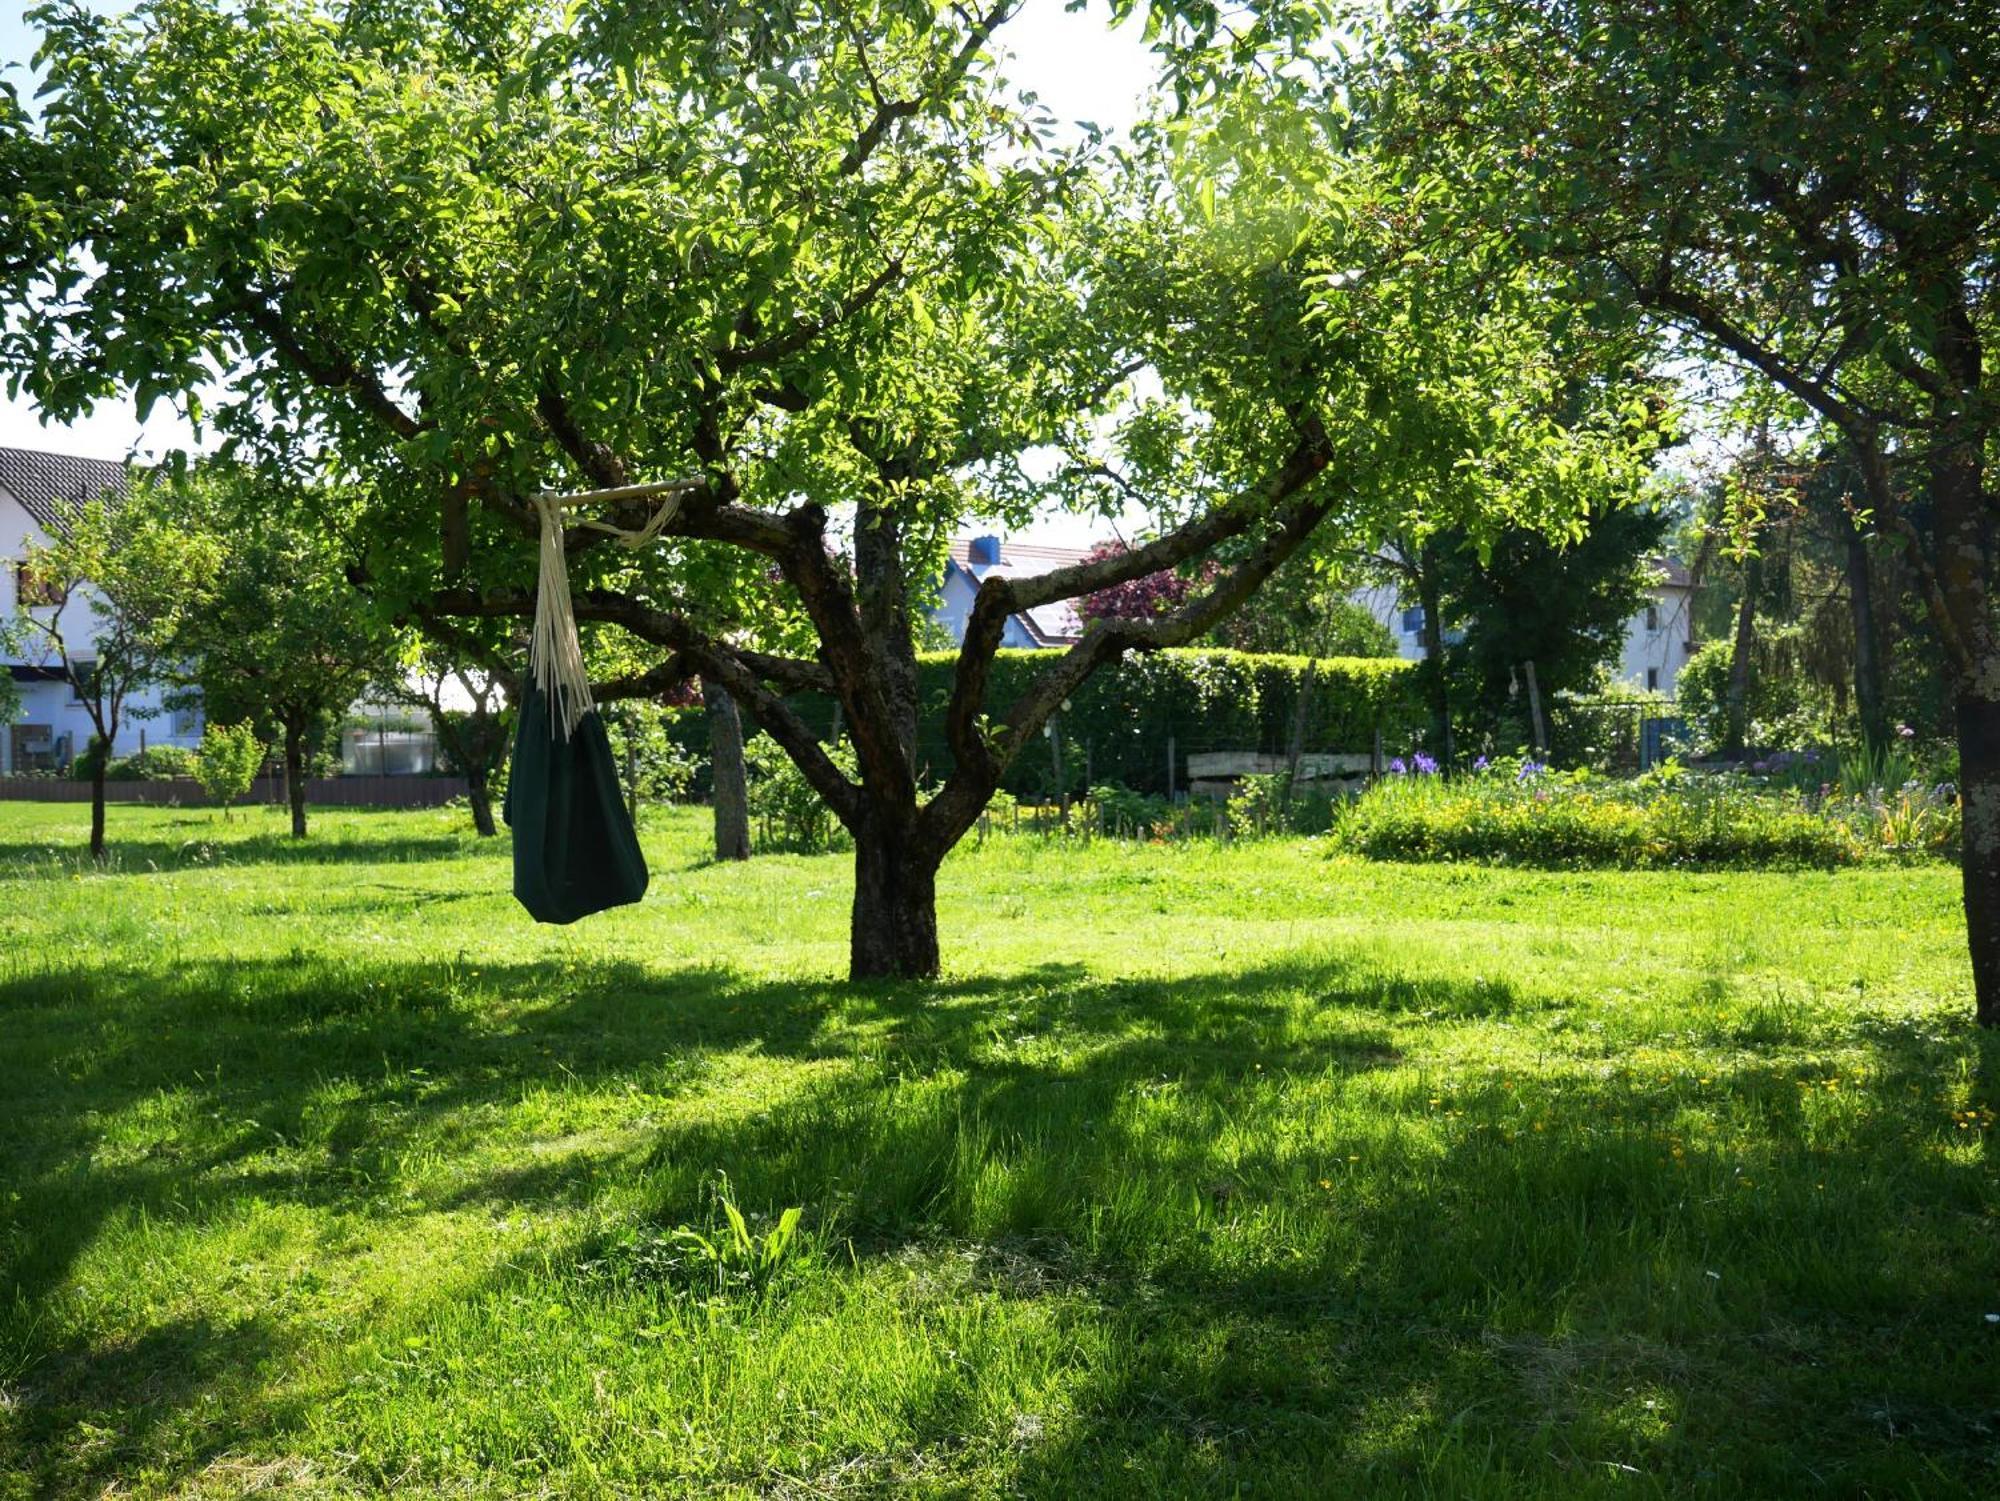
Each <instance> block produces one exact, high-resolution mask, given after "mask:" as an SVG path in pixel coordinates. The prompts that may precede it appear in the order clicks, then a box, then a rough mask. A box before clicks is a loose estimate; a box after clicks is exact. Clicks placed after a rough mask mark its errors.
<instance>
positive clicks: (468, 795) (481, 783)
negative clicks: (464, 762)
mask: <svg viewBox="0 0 2000 1501" xmlns="http://www.w3.org/2000/svg"><path fill="white" fill-rule="evenodd" d="M465 800H466V801H467V802H468V803H470V804H472V827H473V829H474V830H475V831H477V833H478V835H479V837H480V838H481V839H491V838H493V837H494V836H495V835H496V834H498V833H499V832H500V831H499V830H498V829H497V828H495V827H494V824H493V792H492V787H491V784H490V783H488V781H487V780H486V768H485V767H484V766H472V765H468V766H467V767H466V768H465Z"/></svg>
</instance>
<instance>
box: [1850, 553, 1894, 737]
mask: <svg viewBox="0 0 2000 1501" xmlns="http://www.w3.org/2000/svg"><path fill="white" fill-rule="evenodd" d="M1847 608H1848V610H1849V612H1850V614H1851V615H1852V617H1853V622H1854V705H1855V710H1856V712H1857V714H1858V715H1859V717H1860V720H1861V743H1862V744H1863V745H1864V746H1865V747H1867V750H1868V754H1869V755H1870V756H1880V755H1881V754H1882V752H1883V751H1884V750H1885V749H1886V748H1887V747H1888V744H1889V716H1888V707H1887V705H1886V704H1885V703H1884V701H1883V693H1882V638H1881V633H1880V632H1879V631H1878V629H1877V628H1876V624H1875V586H1874V579H1873V576H1872V575H1871V573H1870V571H1869V561H1868V538H1867V537H1866V536H1865V535H1864V534H1863V533H1862V531H1861V529H1860V528H1859V527H1857V526H1854V525H1852V524H1851V523H1850V524H1849V525H1848V528H1847Z"/></svg>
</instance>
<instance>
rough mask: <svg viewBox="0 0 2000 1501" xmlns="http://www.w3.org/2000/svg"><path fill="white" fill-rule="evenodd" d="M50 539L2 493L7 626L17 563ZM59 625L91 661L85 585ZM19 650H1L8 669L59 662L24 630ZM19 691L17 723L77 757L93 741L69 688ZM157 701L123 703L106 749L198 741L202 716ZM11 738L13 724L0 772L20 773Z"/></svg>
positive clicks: (140, 697)
mask: <svg viewBox="0 0 2000 1501" xmlns="http://www.w3.org/2000/svg"><path fill="white" fill-rule="evenodd" d="M48 540H49V537H48V534H47V533H46V532H44V531H43V530H42V529H41V527H39V526H37V525H36V524H35V520H34V518H33V517H31V516H30V515H29V514H28V513H27V510H26V509H25V508H24V507H23V506H22V505H21V504H20V502H19V501H17V500H15V499H14V497H13V496H11V495H9V494H7V493H6V492H5V491H0V618H5V619H7V620H8V621H10V622H11V621H12V620H13V619H14V617H15V615H16V612H17V610H18V608H19V601H18V599H17V598H16V576H15V565H16V564H18V563H20V562H21V561H22V560H24V559H25V558H26V557H27V555H28V551H29V549H30V548H31V547H33V546H36V545H45V544H46V543H47V542H48ZM31 613H32V614H34V615H36V616H38V617H39V618H41V619H43V620H46V619H48V618H49V617H50V616H51V615H52V614H53V613H54V611H53V609H52V608H50V607H48V606H40V607H35V608H33V609H32V610H31ZM62 624H63V632H64V635H65V636H66V637H67V638H68V641H69V649H70V655H71V656H73V657H83V656H88V655H89V654H90V652H91V650H92V649H93V648H94V647H95V644H96V640H97V631H96V625H97V612H96V611H95V610H94V609H93V608H92V606H91V600H90V594H89V590H88V586H85V587H84V588H82V589H79V590H77V591H76V592H75V593H74V594H73V595H72V597H71V599H70V602H69V604H68V605H67V606H66V607H65V608H64V609H63V615H62ZM21 648H22V649H20V650H17V651H13V652H4V653H0V657H5V659H6V662H7V664H9V665H11V664H12V663H15V662H21V663H24V664H26V665H29V666H56V665H59V664H57V662H56V660H55V657H54V654H53V653H52V652H50V651H49V650H47V648H46V646H45V644H44V643H43V642H41V641H40V640H38V639H37V638H36V636H35V635H34V634H33V633H29V635H28V637H27V639H26V640H24V641H23V642H22V643H21ZM16 686H17V687H18V688H19V689H20V691H21V699H22V713H21V716H20V719H19V721H18V723H20V724H23V725H39V726H46V727H47V728H48V729H49V730H50V731H52V732H53V736H54V738H55V739H57V740H61V739H62V738H63V737H64V736H67V737H68V746H69V753H70V754H71V755H76V754H78V753H79V752H81V751H82V750H83V748H84V747H85V746H87V745H89V744H90V737H91V736H92V735H93V734H95V733H96V731H95V730H94V729H93V728H92V726H91V723H90V715H89V714H88V713H87V712H86V711H85V709H84V707H83V705H81V704H79V703H77V702H76V701H75V699H74V697H73V696H72V695H71V693H70V688H69V684H68V683H20V684H17V685H16ZM161 697H162V690H161V689H159V688H146V689H143V690H141V691H139V692H137V693H134V694H132V695H131V696H130V697H129V698H128V699H126V701H125V710H124V713H123V714H122V715H121V717H120V723H119V726H118V737H117V739H116V741H115V742H114V743H113V745H112V748H111V753H112V754H113V755H114V756H127V755H130V754H132V753H133V752H134V751H136V750H138V749H139V747H140V745H141V744H142V743H144V744H146V745H185V746H193V745H196V744H198V743H199V742H200V740H201V715H200V714H199V713H198V712H197V713H194V714H192V715H187V714H174V713H171V712H168V711H165V710H164V709H163V706H162V703H161ZM14 740H15V735H14V732H13V729H12V727H11V726H8V727H5V728H0V775H4V774H7V773H10V772H13V771H14V770H16V769H17V768H16V767H15V765H14Z"/></svg>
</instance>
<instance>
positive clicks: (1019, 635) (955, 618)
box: [931, 568, 1035, 647]
mask: <svg viewBox="0 0 2000 1501" xmlns="http://www.w3.org/2000/svg"><path fill="white" fill-rule="evenodd" d="M978 588H979V586H978V585H976V584H975V583H973V582H972V579H971V578H970V576H968V575H967V573H966V572H965V570H964V569H962V568H948V569H946V570H945V579H944V590H943V593H942V594H941V595H940V597H939V599H938V604H937V608H936V609H935V610H933V611H931V619H933V620H935V621H937V622H938V624H940V625H942V626H943V627H944V628H945V629H946V630H948V631H950V632H951V639H952V640H954V641H957V642H961V643H962V642H963V641H964V640H965V622H966V618H967V617H968V616H970V615H971V614H972V601H973V599H974V598H975V597H976V596H977V594H978ZM1000 644H1001V645H1002V646H1020V647H1031V646H1033V645H1035V638H1034V637H1033V636H1030V635H1029V634H1028V632H1027V631H1026V629H1025V628H1023V626H1022V625H1021V622H1020V621H1019V620H1017V619H1015V618H1014V617H1012V616H1009V617H1008V619H1007V628H1006V630H1004V631H1003V632H1002V633H1001V636H1000Z"/></svg>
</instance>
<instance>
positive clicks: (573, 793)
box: [503, 685, 646, 923]
mask: <svg viewBox="0 0 2000 1501" xmlns="http://www.w3.org/2000/svg"><path fill="white" fill-rule="evenodd" d="M551 729H552V727H551V725H550V723H549V702H548V699H547V698H546V697H545V696H544V695H543V693H542V691H541V690H540V689H539V688H536V687H533V686H532V685H531V686H530V687H529V688H528V691H527V697H526V698H525V699H524V700H523V702H522V704H521V723H520V728H519V730H518V731H517V732H516V733H515V736H514V765H513V768H512V770H511V771H510V772H509V774H508V777H507V801H506V804H505V806H504V810H503V811H504V813H505V816H506V819H507V823H508V825H509V827H511V828H512V829H513V831H514V896H515V898H516V899H517V900H518V901H519V902H520V903H521V905H522V906H523V907H526V908H527V909H528V911H529V913H530V914H532V915H533V917H534V919H535V921H537V922H555V923H569V922H575V921H576V920H577V919H578V918H579V917H588V916H589V915H590V914H591V913H593V912H602V911H603V910H604V909H605V908H606V907H621V906H623V905H625V904H626V903H627V902H636V901H638V900H639V898H641V897H642V896H644V895H645V894H646V857H645V856H644V855H642V854H641V853H640V852H639V836H638V835H637V834H636V833H635V832H634V831H633V828H632V820H631V818H630V817H629V816H628V815H627V814H626V812H625V799H624V795H623V793H622V792H621V791H620V789H619V786H618V772H617V768H616V767H615V766H614V764H613V762H612V759H611V742H610V741H609V740H607V739H606V738H605V735H604V722H603V721H602V720H601V719H600V718H599V717H598V715H597V711H596V710H594V709H593V710H591V711H590V712H589V713H588V714H585V715H584V716H583V718H582V719H580V720H578V721H577V726H576V729H575V730H574V731H572V732H571V734H570V736H569V738H568V739H567V740H565V739H564V738H563V737H562V735H561V734H560V732H557V733H551Z"/></svg>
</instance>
